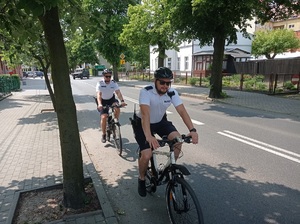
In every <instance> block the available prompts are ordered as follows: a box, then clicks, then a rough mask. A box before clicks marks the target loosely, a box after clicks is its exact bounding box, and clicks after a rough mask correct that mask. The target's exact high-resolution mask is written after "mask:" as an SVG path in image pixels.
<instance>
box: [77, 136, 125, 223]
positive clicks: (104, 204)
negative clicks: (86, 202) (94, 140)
mask: <svg viewBox="0 0 300 224" xmlns="http://www.w3.org/2000/svg"><path fill="white" fill-rule="evenodd" d="M80 139H81V141H82V143H83V144H82V145H83V147H84V149H85V152H86V153H87V156H88V158H89V160H90V161H91V163H90V164H89V165H87V170H88V172H89V174H90V177H91V178H92V180H93V184H94V187H95V190H96V193H97V196H98V199H99V202H100V206H101V208H102V212H103V216H104V219H105V223H107V224H118V223H119V222H118V219H117V217H116V214H115V213H114V210H113V209H112V206H111V203H110V200H109V199H108V196H107V194H106V193H105V189H104V186H103V183H102V180H101V176H100V175H99V174H98V173H97V171H96V168H95V166H94V164H93V162H92V160H91V157H90V155H89V153H88V150H87V146H86V144H85V143H84V141H83V138H82V137H81V136H80Z"/></svg>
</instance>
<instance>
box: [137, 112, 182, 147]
mask: <svg viewBox="0 0 300 224" xmlns="http://www.w3.org/2000/svg"><path fill="white" fill-rule="evenodd" d="M150 129H151V133H152V135H153V136H154V134H158V135H159V136H160V137H162V136H168V135H169V134H170V133H172V132H173V131H177V129H176V128H175V126H174V125H173V123H172V122H171V121H168V120H167V117H166V116H164V117H163V119H162V120H161V121H160V122H158V123H155V124H150ZM133 131H134V137H135V140H136V142H137V143H138V145H139V147H140V151H142V150H144V149H148V148H150V145H149V143H148V142H147V141H146V137H145V135H144V131H143V128H142V123H141V119H140V118H137V122H136V125H134V127H133Z"/></svg>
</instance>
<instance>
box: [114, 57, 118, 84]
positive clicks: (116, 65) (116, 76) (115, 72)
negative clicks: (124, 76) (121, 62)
mask: <svg viewBox="0 0 300 224" xmlns="http://www.w3.org/2000/svg"><path fill="white" fill-rule="evenodd" d="M113 75H114V80H115V81H116V82H119V75H118V64H117V63H115V62H114V63H113Z"/></svg>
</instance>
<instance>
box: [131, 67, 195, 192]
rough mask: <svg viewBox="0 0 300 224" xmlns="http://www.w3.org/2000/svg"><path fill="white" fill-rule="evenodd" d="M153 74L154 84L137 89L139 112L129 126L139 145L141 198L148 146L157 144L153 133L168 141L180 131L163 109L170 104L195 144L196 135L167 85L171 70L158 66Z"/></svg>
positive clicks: (147, 161)
mask: <svg viewBox="0 0 300 224" xmlns="http://www.w3.org/2000/svg"><path fill="white" fill-rule="evenodd" d="M154 77H155V79H154V83H153V84H151V85H149V86H146V87H144V88H143V89H141V91H140V95H139V106H140V111H139V113H138V114H137V118H136V122H135V125H134V126H133V129H134V134H135V139H136V141H137V143H138V145H139V147H140V158H139V160H138V165H139V178H138V193H139V195H140V196H142V197H145V196H146V194H147V193H146V185H145V174H146V171H147V167H148V163H149V160H150V158H151V156H152V149H153V150H155V149H157V148H158V147H159V143H158V141H157V139H156V138H155V137H154V134H155V133H156V134H158V135H159V136H160V137H162V136H168V139H169V140H173V139H174V138H176V137H179V136H180V133H179V132H178V131H177V129H176V128H175V126H174V125H173V124H172V122H171V121H168V119H167V115H166V111H167V109H168V107H169V106H170V105H171V104H173V106H174V107H175V108H176V111H177V112H178V114H179V115H180V117H181V118H182V120H183V122H184V124H185V125H186V127H187V129H188V131H189V135H190V136H191V137H192V143H194V144H197V143H198V134H197V132H196V129H195V128H194V126H193V123H192V121H191V118H190V116H189V114H188V113H187V111H186V109H185V107H184V105H183V103H182V100H181V99H180V97H179V95H178V92H177V91H176V90H175V89H173V88H171V83H172V80H173V73H172V71H171V70H170V69H169V68H166V67H160V68H158V69H157V70H156V71H155V72H154ZM151 148H152V149H151ZM180 150H181V144H178V145H177V147H175V150H174V153H175V157H176V158H178V155H179V153H180Z"/></svg>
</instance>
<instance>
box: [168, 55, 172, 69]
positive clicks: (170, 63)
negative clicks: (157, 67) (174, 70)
mask: <svg viewBox="0 0 300 224" xmlns="http://www.w3.org/2000/svg"><path fill="white" fill-rule="evenodd" d="M171 66H172V58H168V65H167V67H168V68H169V69H171Z"/></svg>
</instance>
